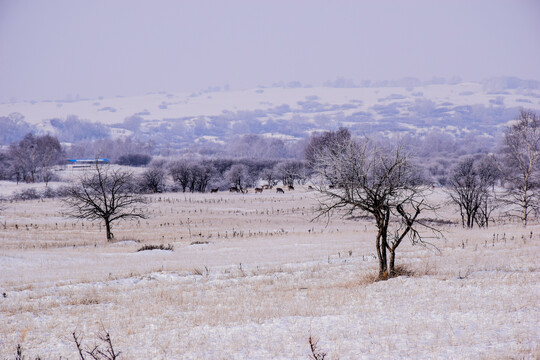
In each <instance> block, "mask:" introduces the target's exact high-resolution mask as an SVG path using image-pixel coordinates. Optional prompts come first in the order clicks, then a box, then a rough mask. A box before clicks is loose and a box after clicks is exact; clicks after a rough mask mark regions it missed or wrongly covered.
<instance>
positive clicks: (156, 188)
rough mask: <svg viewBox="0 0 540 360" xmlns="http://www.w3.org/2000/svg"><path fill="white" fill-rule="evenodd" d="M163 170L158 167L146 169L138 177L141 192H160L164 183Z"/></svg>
mask: <svg viewBox="0 0 540 360" xmlns="http://www.w3.org/2000/svg"><path fill="white" fill-rule="evenodd" d="M165 175H166V173H165V170H164V169H163V168H162V167H159V166H152V167H150V168H148V169H146V170H145V171H144V172H143V173H142V174H141V177H140V180H139V181H140V182H139V184H140V186H141V190H142V191H149V192H152V193H157V192H161V191H162V190H163V187H164V183H165Z"/></svg>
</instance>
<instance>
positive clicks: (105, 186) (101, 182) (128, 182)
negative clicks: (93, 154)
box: [64, 162, 146, 241]
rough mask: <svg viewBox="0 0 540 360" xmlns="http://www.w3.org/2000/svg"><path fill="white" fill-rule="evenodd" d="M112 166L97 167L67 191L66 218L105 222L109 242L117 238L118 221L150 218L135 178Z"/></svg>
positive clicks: (129, 173)
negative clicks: (137, 189) (114, 233)
mask: <svg viewBox="0 0 540 360" xmlns="http://www.w3.org/2000/svg"><path fill="white" fill-rule="evenodd" d="M109 166H110V165H100V164H97V162H96V164H95V168H94V169H93V170H92V171H88V172H85V173H84V174H83V175H82V176H81V177H80V178H79V180H78V181H77V182H76V183H74V184H73V185H71V186H70V187H69V188H68V189H67V190H66V197H65V198H64V204H65V206H66V208H65V211H64V215H66V216H69V217H73V218H77V219H86V220H90V221H103V223H104V224H105V229H106V233H107V240H108V241H111V240H112V239H113V238H114V236H113V233H112V231H111V227H112V223H113V222H115V221H118V220H122V219H123V220H128V219H137V218H146V209H145V204H146V199H145V198H144V197H143V196H141V195H139V194H136V193H135V191H134V190H135V189H134V184H133V174H132V173H131V172H128V171H124V170H120V169H112V168H110V167H109Z"/></svg>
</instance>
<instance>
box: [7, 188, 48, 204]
mask: <svg viewBox="0 0 540 360" xmlns="http://www.w3.org/2000/svg"><path fill="white" fill-rule="evenodd" d="M11 198H12V200H23V201H24V200H35V199H40V198H41V194H40V193H38V192H37V190H36V189H34V188H30V189H24V190H21V191H20V192H18V193H16V194H15V195H13V196H12V197H11Z"/></svg>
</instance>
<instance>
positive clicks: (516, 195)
mask: <svg viewBox="0 0 540 360" xmlns="http://www.w3.org/2000/svg"><path fill="white" fill-rule="evenodd" d="M501 157H502V163H503V173H504V176H505V180H506V181H507V183H508V184H509V185H510V188H509V190H508V191H507V194H506V200H507V201H508V203H509V204H511V205H514V206H515V208H516V209H517V216H518V217H519V218H520V220H521V221H522V223H523V225H525V226H526V225H527V223H528V221H529V217H530V215H531V213H532V212H533V211H535V210H536V209H538V198H539V193H538V192H539V189H540V116H538V114H536V113H534V112H532V111H528V110H522V111H521V112H520V114H519V116H518V118H517V119H516V121H515V122H514V123H513V124H512V125H510V126H509V127H508V128H507V130H506V133H505V135H504V140H503V148H502V154H501Z"/></svg>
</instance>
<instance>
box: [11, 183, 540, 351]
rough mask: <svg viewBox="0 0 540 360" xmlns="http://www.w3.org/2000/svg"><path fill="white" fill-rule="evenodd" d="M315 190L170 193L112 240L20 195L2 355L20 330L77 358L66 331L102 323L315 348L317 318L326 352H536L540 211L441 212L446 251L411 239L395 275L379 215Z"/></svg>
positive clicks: (159, 338)
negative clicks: (382, 253)
mask: <svg viewBox="0 0 540 360" xmlns="http://www.w3.org/2000/svg"><path fill="white" fill-rule="evenodd" d="M311 196H312V195H309V194H308V193H304V192H302V191H296V192H294V193H287V194H286V195H285V196H283V194H281V195H280V196H276V195H275V194H272V193H266V194H263V195H261V194H257V195H255V194H247V195H240V194H232V195H231V194H228V193H227V194H225V193H219V194H211V195H210V194H195V195H191V194H190V195H183V194H160V195H159V196H153V197H152V203H151V210H152V214H153V216H152V217H151V218H150V219H148V220H144V221H141V222H140V223H138V222H124V223H120V224H118V225H117V227H116V229H115V234H117V238H122V240H121V241H117V242H115V243H107V242H106V241H105V235H104V230H103V229H101V231H100V230H99V227H98V225H97V224H94V225H93V226H92V225H91V224H89V223H72V222H70V221H66V220H65V219H63V218H61V217H59V216H58V215H57V213H56V211H57V209H58V206H59V203H57V202H56V201H53V200H46V201H44V202H40V201H30V202H24V203H17V204H16V205H17V206H16V207H15V206H10V207H9V208H8V209H6V213H5V217H4V218H2V222H4V221H5V222H6V230H3V232H2V233H1V234H0V262H1V264H2V268H3V269H2V272H1V273H0V292H2V293H5V294H6V297H1V298H0V314H1V315H0V327H1V328H2V329H3V331H2V332H0V357H5V356H11V354H12V353H13V352H14V349H16V345H17V344H19V343H21V344H22V345H23V347H24V349H25V354H27V356H28V357H32V356H35V355H38V354H41V355H43V354H54V356H52V357H54V358H58V356H60V355H61V356H63V357H68V358H75V357H76V353H75V352H74V351H75V348H74V346H73V341H72V339H70V334H72V333H73V331H74V330H77V331H78V332H80V333H84V334H87V336H88V337H89V338H92V337H93V336H95V335H96V334H99V331H100V329H101V326H105V327H106V328H107V329H108V330H110V332H111V334H113V335H114V336H115V345H116V348H117V349H119V350H121V351H122V356H121V358H129V359H136V358H246V359H248V358H249V359H262V358H287V359H290V358H301V359H306V358H308V356H309V354H310V352H309V351H310V349H309V344H307V342H306V339H307V338H308V336H309V329H313V331H314V333H316V334H317V336H318V337H319V338H320V344H319V346H320V348H321V349H324V351H325V352H328V355H327V358H331V359H334V358H338V357H339V358H342V359H348V358H358V354H363V356H365V357H366V358H380V357H388V358H431V357H443V358H490V359H497V358H499V359H503V358H512V357H514V358H516V357H517V358H534V357H535V356H537V355H538V354H539V345H538V333H537V331H536V330H535V329H536V327H537V321H536V320H535V319H537V317H536V315H537V310H536V308H537V304H538V303H539V300H540V293H539V290H538V283H539V280H540V274H539V271H538V265H537V263H538V261H537V254H538V253H539V252H540V251H539V250H540V245H539V243H540V242H539V237H538V234H539V232H540V227H539V226H538V225H533V226H531V227H528V228H527V229H523V228H521V227H520V226H518V225H517V224H513V223H507V224H500V225H497V226H496V227H493V228H490V229H488V230H478V229H475V230H471V231H465V230H463V229H461V228H459V227H458V226H456V225H448V224H447V225H442V226H444V230H445V234H446V240H441V241H439V242H437V246H438V248H439V250H438V251H436V250H432V249H426V248H421V247H413V246H410V245H409V244H403V245H402V247H400V248H399V249H398V253H397V268H398V269H399V274H398V277H396V278H393V279H389V280H387V281H383V282H377V281H374V279H375V278H376V276H377V260H376V258H375V253H374V251H373V246H374V229H373V225H372V224H371V223H369V222H368V221H366V220H359V221H352V220H350V221H346V220H336V221H334V222H332V223H331V224H330V225H329V226H328V227H325V226H324V225H325V224H319V223H310V222H308V220H309V218H310V216H311V209H312V208H313V206H314V201H313V199H312V198H311ZM435 200H436V201H437V199H435ZM440 216H444V217H445V218H448V219H450V220H452V219H456V216H455V214H453V213H452V212H451V209H449V210H448V212H447V213H443V214H440ZM430 217H432V216H430ZM15 225H17V227H15ZM36 226H37V228H36ZM531 232H532V235H531ZM134 235H136V240H133V239H134ZM169 243H170V244H172V245H173V246H174V249H175V251H174V252H170V251H167V252H163V251H157V252H156V251H144V252H136V250H137V249H138V248H139V247H141V246H145V245H155V246H160V245H164V246H165V245H166V244H169ZM395 334H403V336H399V337H396V336H395ZM22 338H24V339H22ZM134 344H136V346H134ZM218 354H219V355H218Z"/></svg>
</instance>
